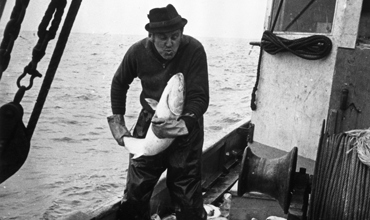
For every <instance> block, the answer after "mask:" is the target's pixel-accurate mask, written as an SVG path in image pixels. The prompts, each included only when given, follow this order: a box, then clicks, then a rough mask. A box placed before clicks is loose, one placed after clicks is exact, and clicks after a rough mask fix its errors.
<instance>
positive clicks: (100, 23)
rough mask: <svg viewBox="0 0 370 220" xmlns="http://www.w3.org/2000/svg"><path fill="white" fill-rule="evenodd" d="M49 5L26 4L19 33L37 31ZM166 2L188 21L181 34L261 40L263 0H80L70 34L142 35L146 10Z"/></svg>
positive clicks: (36, 0) (10, 0)
mask: <svg viewBox="0 0 370 220" xmlns="http://www.w3.org/2000/svg"><path fill="white" fill-rule="evenodd" d="M49 2H50V0H31V1H30V3H29V6H28V8H27V13H26V16H25V19H24V21H23V24H22V30H33V31H37V27H38V24H39V22H40V21H41V18H42V16H43V14H44V12H45V9H46V8H47V6H48V4H49ZM68 2H70V0H69V1H68ZM169 3H171V4H173V5H174V6H175V8H176V9H177V11H178V13H179V14H180V15H181V16H182V17H184V18H186V19H187V20H188V24H187V25H186V27H185V34H189V35H193V36H194V37H232V38H234V37H235V38H257V39H258V38H261V35H262V32H263V23H264V19H265V12H266V0H173V1H168V0H145V1H144V0H130V1H129V0H83V1H82V4H81V8H80V11H79V14H78V16H77V19H76V21H75V24H74V27H73V30H72V31H75V32H88V33H119V34H134V35H146V31H145V29H144V26H145V24H146V23H148V18H147V14H148V13H149V10H150V9H152V8H155V7H165V6H166V5H167V4H169ZM14 4H15V0H7V4H6V8H5V11H4V13H3V16H2V18H1V21H0V28H1V29H3V28H4V27H5V25H6V23H7V22H8V20H9V18H10V13H11V11H12V9H13V7H14ZM67 10H68V7H67V9H66V11H67ZM65 15H66V12H65ZM65 15H64V16H65Z"/></svg>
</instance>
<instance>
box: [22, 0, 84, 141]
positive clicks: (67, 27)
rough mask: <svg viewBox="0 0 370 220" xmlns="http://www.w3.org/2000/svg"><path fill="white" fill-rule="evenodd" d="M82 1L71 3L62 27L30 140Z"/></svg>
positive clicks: (29, 131)
mask: <svg viewBox="0 0 370 220" xmlns="http://www.w3.org/2000/svg"><path fill="white" fill-rule="evenodd" d="M81 1H82V0H73V1H72V2H71V5H70V7H69V10H68V14H67V16H66V19H65V21H64V25H63V27H62V30H61V32H60V35H59V38H58V42H57V44H56V46H55V49H54V52H53V55H52V57H51V59H50V63H49V66H48V69H47V71H46V74H45V78H44V81H43V83H42V86H41V89H40V92H39V94H38V97H37V101H36V104H35V106H34V108H33V111H32V114H31V117H30V120H29V122H28V125H27V136H28V138H29V140H31V138H32V135H33V132H34V131H35V128H36V124H37V121H38V119H39V117H40V114H41V111H42V108H43V106H44V103H45V100H46V97H47V95H48V92H49V90H50V87H51V84H52V82H53V80H54V76H55V73H56V71H57V69H58V66H59V63H60V60H61V58H62V55H63V52H64V49H65V47H66V44H67V41H68V37H69V35H70V33H71V29H72V26H73V23H74V21H75V19H76V16H77V13H78V10H79V8H80V5H81Z"/></svg>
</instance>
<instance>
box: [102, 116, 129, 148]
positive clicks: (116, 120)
mask: <svg viewBox="0 0 370 220" xmlns="http://www.w3.org/2000/svg"><path fill="white" fill-rule="evenodd" d="M107 119H108V124H109V128H110V131H111V132H112V135H113V137H114V139H115V140H116V141H117V143H118V144H119V145H121V146H125V143H124V142H123V137H131V133H130V131H129V130H128V129H127V127H126V125H125V118H124V117H123V115H120V114H115V115H112V116H109V117H107Z"/></svg>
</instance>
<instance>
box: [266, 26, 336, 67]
mask: <svg viewBox="0 0 370 220" xmlns="http://www.w3.org/2000/svg"><path fill="white" fill-rule="evenodd" d="M261 46H262V48H263V50H264V51H266V52H267V53H269V54H272V55H275V54H277V53H280V52H291V53H292V54H294V55H296V56H298V57H301V58H303V59H307V60H318V59H322V58H325V57H327V56H328V55H329V54H330V52H331V49H332V42H331V40H330V38H328V37H326V36H324V35H312V36H309V37H303V38H298V39H295V40H288V39H285V38H282V37H278V36H276V35H275V34H273V33H272V32H271V31H265V32H264V33H263V36H262V42H261Z"/></svg>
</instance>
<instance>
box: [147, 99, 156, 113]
mask: <svg viewBox="0 0 370 220" xmlns="http://www.w3.org/2000/svg"><path fill="white" fill-rule="evenodd" d="M145 101H146V102H147V103H148V104H149V106H150V107H151V108H152V109H153V110H154V111H155V110H156V109H157V105H158V101H157V100H154V99H151V98H145Z"/></svg>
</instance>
